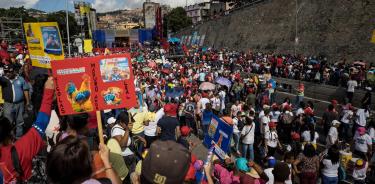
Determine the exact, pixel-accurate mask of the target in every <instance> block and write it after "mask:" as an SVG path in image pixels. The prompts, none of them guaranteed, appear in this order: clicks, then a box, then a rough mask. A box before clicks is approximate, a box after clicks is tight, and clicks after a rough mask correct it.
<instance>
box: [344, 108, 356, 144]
mask: <svg viewBox="0 0 375 184" xmlns="http://www.w3.org/2000/svg"><path fill="white" fill-rule="evenodd" d="M342 113H343V115H342V118H341V122H342V124H341V126H342V127H341V135H342V136H343V138H344V140H345V141H349V140H351V139H352V137H353V133H352V128H353V122H352V120H353V115H354V113H353V111H352V110H351V109H346V110H343V112H342Z"/></svg>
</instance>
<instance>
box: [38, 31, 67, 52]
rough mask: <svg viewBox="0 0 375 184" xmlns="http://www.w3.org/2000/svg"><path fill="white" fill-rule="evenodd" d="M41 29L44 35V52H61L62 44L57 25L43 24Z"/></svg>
mask: <svg viewBox="0 0 375 184" xmlns="http://www.w3.org/2000/svg"><path fill="white" fill-rule="evenodd" d="M40 29H41V31H42V36H43V45H44V52H45V53H48V54H61V53H62V45H61V39H60V34H59V30H58V28H57V27H56V26H42V27H40Z"/></svg>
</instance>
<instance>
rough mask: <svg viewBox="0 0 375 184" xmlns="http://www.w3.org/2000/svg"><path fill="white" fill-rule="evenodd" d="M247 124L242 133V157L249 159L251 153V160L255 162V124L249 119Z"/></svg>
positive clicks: (247, 118)
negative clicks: (248, 155)
mask: <svg viewBox="0 0 375 184" xmlns="http://www.w3.org/2000/svg"><path fill="white" fill-rule="evenodd" d="M245 123H246V124H245V126H244V127H243V129H242V131H241V143H242V157H244V158H247V154H248V153H250V160H254V136H255V123H254V122H253V119H251V118H249V117H246V121H245Z"/></svg>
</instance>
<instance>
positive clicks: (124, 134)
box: [111, 112, 137, 171]
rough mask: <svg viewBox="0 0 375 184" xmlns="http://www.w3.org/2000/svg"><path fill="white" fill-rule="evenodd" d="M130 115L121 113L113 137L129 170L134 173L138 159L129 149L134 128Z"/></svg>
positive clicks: (113, 129)
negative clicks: (131, 131) (131, 132)
mask: <svg viewBox="0 0 375 184" xmlns="http://www.w3.org/2000/svg"><path fill="white" fill-rule="evenodd" d="M129 119H131V118H129V114H128V113H127V112H121V113H120V114H119V115H118V118H117V121H116V122H117V123H116V124H115V125H114V126H113V127H112V129H111V137H112V138H114V139H115V140H117V142H118V143H119V145H120V147H121V150H122V153H121V156H123V157H124V160H125V163H126V165H127V166H128V167H129V170H131V171H134V169H135V166H136V164H137V158H136V156H135V155H134V153H133V152H132V151H131V150H130V149H129V146H130V145H131V138H130V130H131V129H132V128H133V123H132V122H129Z"/></svg>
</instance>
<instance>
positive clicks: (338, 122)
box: [332, 120, 341, 125]
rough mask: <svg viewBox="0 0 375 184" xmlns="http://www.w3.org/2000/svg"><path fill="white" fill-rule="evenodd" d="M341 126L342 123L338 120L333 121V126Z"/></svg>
mask: <svg viewBox="0 0 375 184" xmlns="http://www.w3.org/2000/svg"><path fill="white" fill-rule="evenodd" d="M339 124H341V123H340V121H337V120H333V121H332V125H339Z"/></svg>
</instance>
